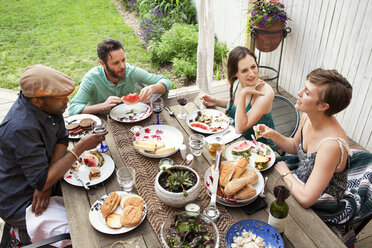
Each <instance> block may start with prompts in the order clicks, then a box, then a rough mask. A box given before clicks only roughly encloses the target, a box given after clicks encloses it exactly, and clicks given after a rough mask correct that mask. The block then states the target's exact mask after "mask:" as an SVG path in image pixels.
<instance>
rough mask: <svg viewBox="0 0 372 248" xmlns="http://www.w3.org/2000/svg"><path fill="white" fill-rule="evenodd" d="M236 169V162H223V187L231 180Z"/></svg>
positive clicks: (221, 179) (221, 182)
mask: <svg viewBox="0 0 372 248" xmlns="http://www.w3.org/2000/svg"><path fill="white" fill-rule="evenodd" d="M234 170H235V164H234V163H233V162H227V163H224V164H222V163H221V166H220V180H219V183H220V185H221V186H222V187H225V186H226V185H227V184H228V183H229V182H230V180H231V177H232V175H233V173H234Z"/></svg>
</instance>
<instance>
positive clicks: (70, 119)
mask: <svg viewBox="0 0 372 248" xmlns="http://www.w3.org/2000/svg"><path fill="white" fill-rule="evenodd" d="M85 118H91V119H93V120H94V121H95V122H96V123H97V124H101V119H100V118H98V117H97V116H95V115H91V114H78V115H72V116H68V117H66V118H65V125H66V126H67V125H69V124H72V123H79V122H80V121H81V120H82V119H85ZM88 133H89V131H84V132H82V133H79V134H76V135H73V134H70V135H69V136H68V137H69V138H70V139H81V138H82V137H84V135H86V134H88Z"/></svg>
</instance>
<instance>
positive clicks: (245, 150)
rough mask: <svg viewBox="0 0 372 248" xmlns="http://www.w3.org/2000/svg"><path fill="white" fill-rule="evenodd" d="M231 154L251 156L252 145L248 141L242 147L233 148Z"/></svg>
mask: <svg viewBox="0 0 372 248" xmlns="http://www.w3.org/2000/svg"><path fill="white" fill-rule="evenodd" d="M231 153H232V154H233V155H250V153H251V144H249V143H248V142H247V141H244V142H243V143H241V144H240V145H238V146H235V147H233V148H232V151H231Z"/></svg>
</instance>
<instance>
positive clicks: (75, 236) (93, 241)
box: [62, 95, 345, 248]
mask: <svg viewBox="0 0 372 248" xmlns="http://www.w3.org/2000/svg"><path fill="white" fill-rule="evenodd" d="M194 96H195V95H194ZM165 106H169V107H170V109H171V110H172V111H173V112H174V113H175V115H177V114H178V113H180V112H181V110H182V109H181V106H179V105H177V102H176V101H175V99H168V100H167V101H165ZM198 106H200V100H199V98H198V97H196V98H195V99H194V101H193V102H189V103H188V104H187V105H186V106H185V111H186V112H188V113H191V112H193V111H195V110H197V109H198ZM163 113H164V118H166V120H167V122H168V125H170V126H174V127H176V128H177V129H179V130H180V131H181V132H182V134H183V136H184V143H185V144H187V142H186V140H188V137H189V135H191V134H192V133H194V131H193V130H191V129H190V128H189V127H188V126H187V124H186V122H185V120H180V119H178V118H177V117H172V116H170V115H169V114H168V112H166V111H165V110H163ZM100 117H102V116H100ZM133 125H141V122H139V123H135V124H133ZM109 131H110V130H109ZM106 143H107V144H108V146H109V148H110V149H109V151H108V152H106V154H107V155H109V156H111V157H112V159H113V160H114V162H115V166H116V168H120V167H122V166H125V164H124V162H123V159H122V158H121V156H120V154H119V152H118V149H117V146H116V143H115V141H114V137H113V136H112V134H111V133H109V134H108V135H107V136H106ZM73 145H74V142H73V141H72V142H70V146H71V147H73ZM226 146H228V145H226ZM71 147H70V148H71ZM187 152H188V153H190V151H189V148H187ZM194 158H195V159H194V163H196V165H197V166H198V168H199V171H200V172H201V173H202V174H203V175H204V172H205V171H206V170H207V169H208V168H209V166H210V165H211V164H213V160H212V159H211V156H210V155H209V153H208V148H207V147H206V146H205V147H204V150H203V154H202V156H200V157H194ZM262 174H263V176H264V177H265V176H268V177H269V181H268V184H267V186H266V188H265V193H266V202H267V204H268V207H266V208H265V209H262V210H260V211H258V212H256V213H254V214H252V215H246V214H245V213H244V212H243V210H241V208H231V207H226V209H227V210H228V212H229V213H230V214H231V215H232V216H233V218H234V219H235V220H236V221H240V220H245V219H250V220H260V221H264V222H267V220H268V211H269V206H270V204H271V202H272V201H273V200H274V195H273V188H274V181H275V179H276V178H277V177H279V174H278V173H277V172H276V171H275V170H274V169H273V168H272V169H269V170H268V171H264V172H263V173H262ZM120 190H121V188H120V186H119V184H118V183H117V181H116V174H115V172H114V173H113V174H112V175H111V176H110V177H109V178H108V179H107V180H106V181H104V182H103V183H100V184H98V185H96V186H94V187H91V189H90V190H89V191H87V190H85V189H84V188H83V187H76V186H73V185H70V184H68V183H66V182H65V181H63V182H62V191H63V198H64V202H65V207H66V211H67V216H68V222H69V228H70V233H71V240H72V245H73V247H77V248H80V247H111V246H112V244H113V243H115V242H117V241H130V240H134V239H138V240H139V245H140V247H153V248H155V247H162V245H161V243H160V241H159V240H158V239H157V236H156V234H155V233H154V231H153V229H152V227H151V225H150V223H149V222H148V221H147V219H145V221H143V223H142V224H140V225H139V226H138V227H137V228H135V229H134V230H132V231H130V232H128V233H124V234H118V235H109V234H104V233H101V232H99V231H97V230H95V229H94V228H93V226H92V225H91V224H90V222H89V210H90V207H91V205H92V204H93V203H94V202H95V201H96V200H97V199H98V198H100V197H101V196H103V195H105V194H108V193H110V192H113V191H120ZM286 201H287V203H288V204H289V218H288V221H287V225H286V229H285V232H284V243H285V247H301V248H302V247H306V248H308V247H345V246H344V245H343V243H342V242H341V241H340V240H339V239H338V238H337V237H336V235H335V234H334V233H333V232H332V231H331V230H330V229H329V228H328V227H327V226H326V225H325V224H324V223H323V221H322V220H321V219H320V218H319V217H318V216H317V215H316V214H315V213H314V212H313V210H311V209H304V208H303V207H302V206H301V205H300V204H299V203H298V202H297V201H296V200H295V199H294V198H293V197H292V196H290V197H289V198H288V199H287V200H286ZM223 244H224V237H220V247H223V246H224V245H223ZM124 246H125V247H135V246H134V245H133V244H132V245H130V244H129V245H124ZM113 247H123V246H119V245H118V246H117V245H115V246H113Z"/></svg>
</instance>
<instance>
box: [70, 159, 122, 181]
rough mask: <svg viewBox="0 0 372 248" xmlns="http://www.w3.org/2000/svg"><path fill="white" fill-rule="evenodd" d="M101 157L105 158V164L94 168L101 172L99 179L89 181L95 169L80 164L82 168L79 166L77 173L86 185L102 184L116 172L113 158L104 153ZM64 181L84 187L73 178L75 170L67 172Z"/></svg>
mask: <svg viewBox="0 0 372 248" xmlns="http://www.w3.org/2000/svg"><path fill="white" fill-rule="evenodd" d="M101 155H102V156H103V159H104V160H105V162H104V164H103V165H102V166H101V167H94V168H98V169H99V170H100V171H101V176H100V177H99V178H93V179H92V180H89V172H90V169H91V168H93V167H89V166H87V165H85V164H84V163H80V166H79V168H78V170H77V171H76V172H75V173H77V174H78V176H79V178H80V179H81V180H82V181H83V182H84V183H87V182H90V184H89V185H88V186H91V185H96V184H99V183H102V182H103V181H105V180H106V179H107V178H109V177H110V176H111V174H112V173H113V172H114V170H115V163H114V160H112V158H111V157H110V156H108V155H106V154H104V153H101ZM83 156H84V153H83V154H81V156H80V158H82V157H83ZM63 179H65V181H66V182H68V183H69V184H72V185H75V186H80V187H83V185H82V184H81V182H79V181H78V180H76V179H75V177H74V176H73V170H72V169H69V170H68V171H67V172H66V174H65V175H64V177H63Z"/></svg>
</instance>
